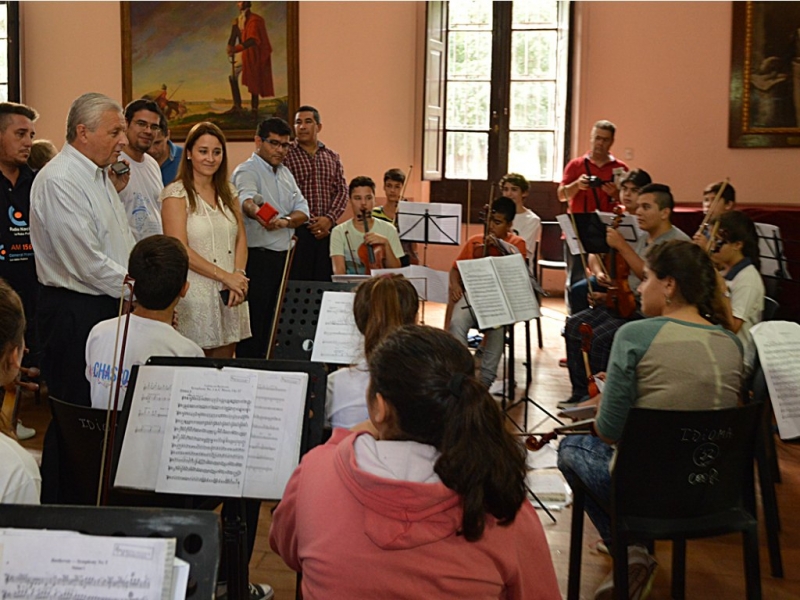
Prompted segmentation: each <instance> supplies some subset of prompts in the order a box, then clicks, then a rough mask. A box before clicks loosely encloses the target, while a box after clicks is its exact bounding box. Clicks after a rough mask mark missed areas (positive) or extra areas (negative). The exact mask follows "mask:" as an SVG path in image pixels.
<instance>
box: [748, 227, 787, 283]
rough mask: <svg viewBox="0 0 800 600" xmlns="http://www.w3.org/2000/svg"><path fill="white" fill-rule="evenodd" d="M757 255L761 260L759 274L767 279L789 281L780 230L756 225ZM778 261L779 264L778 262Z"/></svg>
mask: <svg viewBox="0 0 800 600" xmlns="http://www.w3.org/2000/svg"><path fill="white" fill-rule="evenodd" d="M755 226H756V232H757V233H758V254H759V258H760V259H761V274H762V275H766V276H768V277H780V278H782V279H791V278H792V276H791V275H790V274H789V269H788V265H787V260H786V255H785V254H784V250H783V239H782V238H781V229H780V227H777V226H776V225H770V224H768V223H756V224H755ZM778 259H780V263H779V262H778Z"/></svg>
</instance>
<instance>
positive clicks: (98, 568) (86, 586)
mask: <svg viewBox="0 0 800 600" xmlns="http://www.w3.org/2000/svg"><path fill="white" fill-rule="evenodd" d="M0 557H2V558H0V597H3V598H31V599H40V600H41V599H49V598H72V599H81V598H84V599H89V598H91V599H93V600H171V592H172V565H173V559H174V557H175V538H134V537H109V536H95V535H83V534H79V533H76V532H66V531H46V530H30V529H3V530H0Z"/></svg>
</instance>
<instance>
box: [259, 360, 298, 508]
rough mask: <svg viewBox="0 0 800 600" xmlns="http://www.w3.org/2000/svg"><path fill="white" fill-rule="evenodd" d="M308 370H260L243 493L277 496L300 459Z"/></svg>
mask: <svg viewBox="0 0 800 600" xmlns="http://www.w3.org/2000/svg"><path fill="white" fill-rule="evenodd" d="M307 388H308V373H286V372H280V371H261V372H259V374H258V389H257V393H256V405H255V415H254V417H253V429H252V432H251V434H250V448H249V451H248V454H247V477H246V478H245V483H244V493H243V495H244V496H246V497H248V498H262V499H271V500H272V499H279V498H281V497H282V496H283V490H284V489H285V488H286V484H287V482H288V481H289V477H291V475H292V473H293V472H294V470H295V469H296V468H297V465H298V463H299V461H300V441H301V439H302V435H303V414H304V412H305V405H306V391H307Z"/></svg>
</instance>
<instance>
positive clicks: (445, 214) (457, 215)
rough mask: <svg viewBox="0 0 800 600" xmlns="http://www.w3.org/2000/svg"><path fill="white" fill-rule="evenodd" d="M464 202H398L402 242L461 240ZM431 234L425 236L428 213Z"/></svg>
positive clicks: (443, 242) (452, 243) (453, 242)
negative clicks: (462, 203)
mask: <svg viewBox="0 0 800 600" xmlns="http://www.w3.org/2000/svg"><path fill="white" fill-rule="evenodd" d="M461 210H462V209H461V205H460V204H452V203H443V202H405V201H403V202H398V203H397V217H396V218H397V229H398V232H399V237H400V240H401V241H403V242H420V243H422V244H424V243H428V244H450V245H456V246H458V245H460V244H461ZM426 214H427V215H428V224H427V228H428V238H427V239H425V215H426Z"/></svg>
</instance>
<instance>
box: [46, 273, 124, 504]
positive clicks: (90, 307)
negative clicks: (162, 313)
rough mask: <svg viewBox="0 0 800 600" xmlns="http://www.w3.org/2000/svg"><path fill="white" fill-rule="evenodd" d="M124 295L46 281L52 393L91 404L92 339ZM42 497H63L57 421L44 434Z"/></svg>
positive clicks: (48, 501)
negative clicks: (89, 347) (100, 293)
mask: <svg viewBox="0 0 800 600" xmlns="http://www.w3.org/2000/svg"><path fill="white" fill-rule="evenodd" d="M118 310H119V300H115V299H114V298H111V297H109V296H91V295H89V294H81V293H78V292H73V291H70V290H66V289H63V288H55V287H50V286H42V287H41V289H40V294H39V306H38V317H37V325H38V328H39V339H40V342H41V347H42V367H41V368H42V378H43V379H44V380H45V381H47V385H48V388H49V390H50V395H51V396H54V397H55V398H58V399H59V400H63V401H64V402H71V403H73V404H79V405H81V406H91V405H92V400H91V396H90V391H89V381H88V380H87V379H86V340H87V339H88V338H89V332H90V331H91V330H92V327H94V326H95V325H96V324H97V323H99V322H100V321H104V320H106V319H111V318H113V317H115V316H117V312H118ZM40 471H41V474H42V503H43V504H54V503H58V502H59V501H60V498H61V493H60V491H59V490H60V486H61V485H62V482H61V481H60V479H59V471H60V469H59V451H58V432H57V431H56V425H55V422H54V421H51V423H50V426H49V427H48V428H47V432H46V433H45V436H44V445H43V448H42V466H41V469H40Z"/></svg>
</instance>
